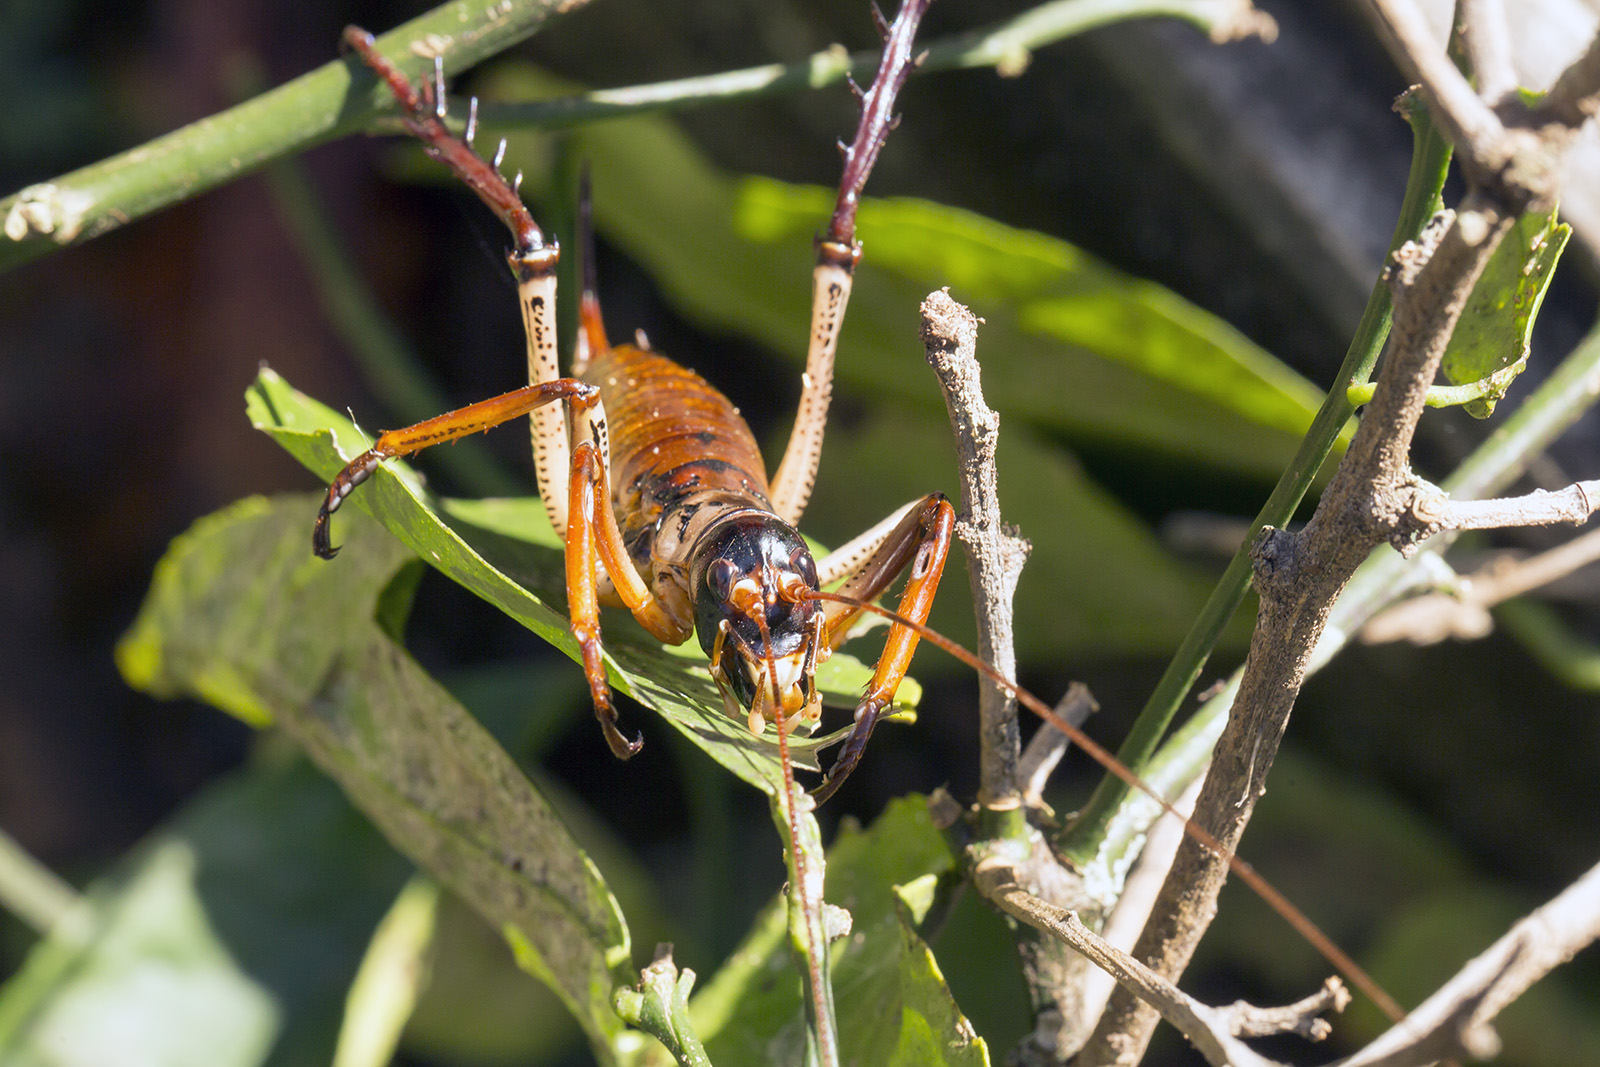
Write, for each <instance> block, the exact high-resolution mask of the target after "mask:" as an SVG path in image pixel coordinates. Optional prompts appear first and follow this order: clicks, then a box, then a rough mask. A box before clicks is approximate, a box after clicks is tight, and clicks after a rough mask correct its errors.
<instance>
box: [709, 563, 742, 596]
mask: <svg viewBox="0 0 1600 1067" xmlns="http://www.w3.org/2000/svg"><path fill="white" fill-rule="evenodd" d="M738 579H739V568H737V567H735V566H734V565H733V561H732V560H729V559H714V560H712V561H711V566H710V567H708V568H707V569H706V585H707V586H708V587H709V588H710V589H711V591H712V592H713V593H715V594H717V596H718V597H720V598H721V599H723V600H726V599H728V597H730V596H731V595H732V594H733V583H734V582H736V581H738Z"/></svg>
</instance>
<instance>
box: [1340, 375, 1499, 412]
mask: <svg viewBox="0 0 1600 1067" xmlns="http://www.w3.org/2000/svg"><path fill="white" fill-rule="evenodd" d="M1377 388H1378V384H1377V383H1376V382H1362V383H1361V384H1360V385H1352V386H1351V387H1350V388H1349V389H1347V390H1345V400H1346V402H1348V403H1349V405H1350V406H1351V407H1352V408H1358V407H1361V406H1362V405H1364V404H1368V403H1371V402H1372V394H1373V392H1374V391H1375V390H1376V389H1377ZM1504 392H1505V390H1504V388H1503V383H1501V382H1497V381H1495V380H1494V379H1493V378H1479V379H1478V380H1477V381H1475V382H1468V383H1466V384H1465V385H1430V386H1429V387H1428V399H1427V401H1426V403H1427V405H1428V406H1429V407H1430V408H1457V407H1460V406H1461V405H1462V404H1470V403H1472V401H1474V400H1482V399H1483V398H1484V397H1486V396H1494V397H1498V396H1500V395H1502V394H1503V393H1504Z"/></svg>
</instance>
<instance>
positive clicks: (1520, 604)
mask: <svg viewBox="0 0 1600 1067" xmlns="http://www.w3.org/2000/svg"><path fill="white" fill-rule="evenodd" d="M1494 614H1495V619H1496V621H1498V622H1499V624H1500V627H1501V629H1503V630H1504V631H1505V632H1506V633H1508V634H1510V635H1511V636H1512V637H1514V638H1516V640H1517V642H1518V643H1519V644H1521V645H1522V647H1523V648H1526V649H1527V650H1528V651H1529V652H1530V653H1532V654H1533V658H1534V659H1536V660H1538V661H1539V663H1540V664H1541V665H1542V666H1543V667H1544V669H1545V670H1547V671H1549V672H1550V673H1551V674H1553V675H1555V676H1556V677H1557V678H1559V679H1561V681H1562V682H1564V683H1565V684H1566V685H1568V686H1570V687H1571V688H1573V689H1578V690H1582V691H1585V692H1590V693H1592V692H1594V691H1595V690H1597V689H1600V648H1597V647H1595V645H1594V643H1593V642H1591V641H1585V640H1584V639H1583V638H1581V637H1579V636H1578V635H1577V634H1575V633H1573V632H1572V629H1571V628H1570V627H1569V626H1567V624H1566V623H1565V622H1563V621H1562V619H1561V616H1560V615H1558V614H1556V612H1555V609H1554V608H1552V607H1550V605H1549V604H1541V603H1538V602H1537V601H1533V600H1508V601H1506V602H1505V603H1504V604H1501V605H1499V606H1498V607H1496V608H1495V609H1494Z"/></svg>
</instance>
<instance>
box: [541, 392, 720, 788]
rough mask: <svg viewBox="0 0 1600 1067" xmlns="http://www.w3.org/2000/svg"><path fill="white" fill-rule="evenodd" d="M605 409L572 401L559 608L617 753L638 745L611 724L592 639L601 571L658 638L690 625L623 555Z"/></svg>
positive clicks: (680, 634) (675, 641) (675, 638)
mask: <svg viewBox="0 0 1600 1067" xmlns="http://www.w3.org/2000/svg"><path fill="white" fill-rule="evenodd" d="M607 437H608V434H607V430H606V420H605V409H604V408H603V407H601V406H600V398H599V396H598V395H597V394H596V395H593V396H589V397H584V398H582V399H580V400H576V401H574V402H573V404H572V466H571V471H570V477H569V479H568V482H569V486H570V488H569V493H568V498H567V520H568V521H567V531H566V541H565V546H566V570H567V612H568V617H569V618H570V619H571V623H572V636H573V637H575V638H576V639H577V641H578V648H579V650H580V651H581V652H582V655H583V672H584V676H585V677H586V678H587V679H588V681H589V694H590V696H591V697H592V698H593V700H594V714H595V718H597V719H598V720H600V729H601V731H602V732H603V733H604V734H605V737H606V743H607V744H609V745H610V746H611V751H612V753H613V754H614V755H616V757H617V758H618V759H627V758H628V757H630V756H632V755H634V754H635V753H636V752H638V751H639V748H640V747H641V745H642V744H643V741H642V740H641V739H639V738H634V739H633V740H632V741H630V740H628V739H627V738H626V737H624V736H623V735H622V733H621V731H619V730H618V729H617V712H616V707H615V705H614V704H613V703H612V699H611V687H610V685H609V684H607V682H606V669H605V663H604V661H603V659H602V657H601V652H602V645H601V643H600V587H601V584H602V575H604V576H605V577H606V578H609V579H610V582H611V585H612V587H613V588H614V590H615V591H616V594H617V596H618V597H619V598H621V600H622V602H623V604H625V605H626V606H627V608H628V610H629V611H631V612H632V613H633V617H634V618H636V619H638V620H639V623H640V625H642V626H643V627H644V628H645V629H646V630H648V631H649V632H650V635H651V636H652V637H654V638H656V639H657V640H658V641H663V642H666V643H667V644H672V645H681V644H682V643H683V642H684V641H686V640H688V638H689V635H690V633H691V632H692V629H691V627H690V626H689V625H687V624H686V623H684V622H681V621H679V620H676V619H674V618H673V617H672V616H671V614H670V613H668V612H667V610H666V609H665V608H664V607H663V606H662V604H661V602H660V601H659V600H658V599H657V598H656V596H655V594H654V593H652V592H651V591H650V587H649V585H648V584H647V583H646V582H645V580H644V577H643V575H641V574H640V573H639V570H638V568H637V567H635V566H634V563H633V560H632V559H631V558H629V556H628V551H627V546H626V545H624V544H623V540H622V531H621V529H620V528H619V527H618V525H617V517H616V513H615V511H614V510H613V508H612V504H611V489H610V485H609V480H610V476H609V472H608V470H607V461H606V455H605V442H606V440H607Z"/></svg>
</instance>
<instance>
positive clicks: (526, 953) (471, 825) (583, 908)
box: [119, 497, 630, 1059]
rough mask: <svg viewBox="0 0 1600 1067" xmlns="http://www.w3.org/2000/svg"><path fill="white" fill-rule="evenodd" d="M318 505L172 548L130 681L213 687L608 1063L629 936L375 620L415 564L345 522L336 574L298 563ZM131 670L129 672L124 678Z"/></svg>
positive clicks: (256, 508) (479, 732) (155, 686)
mask: <svg viewBox="0 0 1600 1067" xmlns="http://www.w3.org/2000/svg"><path fill="white" fill-rule="evenodd" d="M314 509H315V501H314V498H311V497H287V498H283V499H279V500H275V501H267V500H263V499H260V498H256V499H251V500H246V501H243V502H241V503H239V504H237V505H234V506H233V507H231V508H229V509H227V510H225V511H223V512H219V513H218V514H216V515H213V516H211V517H209V518H207V519H203V520H201V521H200V522H199V523H197V524H196V526H195V528H194V529H193V530H191V531H190V532H189V533H187V534H185V535H183V536H182V537H180V538H178V539H177V540H176V541H175V542H174V543H173V546H172V548H171V549H170V550H169V551H168V554H167V556H166V558H165V559H163V560H162V562H161V564H160V566H159V567H158V569H157V573H156V579H155V584H154V587H153V589H152V590H151V593H150V596H149V598H148V600H147V602H146V604H145V606H144V608H143V609H142V610H141V611H140V614H139V617H138V619H137V620H135V623H134V626H133V628H132V630H131V631H130V632H129V634H128V635H127V636H126V637H125V638H124V639H123V642H122V646H121V648H120V650H119V659H120V661H121V662H122V663H123V664H124V666H125V670H127V673H128V675H129V680H130V681H132V682H134V683H135V684H137V685H139V686H141V687H142V688H145V689H147V690H149V691H150V692H152V693H155V694H156V695H160V696H169V695H175V694H182V693H196V694H201V693H202V686H203V685H204V684H205V682H206V680H207V679H209V678H212V677H215V676H216V675H217V674H218V673H219V668H218V666H217V663H216V662H214V661H219V662H220V663H221V665H222V666H221V668H220V673H223V674H226V675H227V676H228V677H229V678H231V679H232V680H233V683H234V685H235V686H236V689H237V692H239V693H242V694H243V697H244V699H245V700H246V702H247V703H248V705H249V706H251V707H256V708H263V709H265V710H266V711H267V712H268V713H270V715H271V716H272V717H273V719H274V720H275V721H276V722H277V723H279V724H280V725H281V726H282V727H283V729H284V730H285V731H287V732H288V733H290V734H291V735H292V736H294V738H295V739H296V740H297V741H299V742H300V744H301V745H302V746H304V747H305V749H306V750H307V752H309V753H310V755H311V757H312V758H313V759H314V760H315V761H316V762H317V763H318V764H319V765H320V766H321V767H322V768H323V769H324V770H325V771H326V772H328V773H329V774H330V775H331V776H332V777H333V778H335V779H336V780H337V781H338V782H339V784H340V785H341V786H342V787H343V788H344V790H345V792H346V793H347V794H348V795H349V796H350V798H351V799H352V800H353V801H354V802H355V803H356V805H357V806H358V807H360V808H361V809H362V810H363V811H365V812H366V813H367V815H368V816H369V817H370V818H371V819H372V820H373V822H374V823H376V824H377V825H378V827H379V828H380V829H381V830H382V831H383V832H384V834H385V836H387V837H388V838H389V839H390V840H391V841H393V842H394V843H395V844H396V846H397V847H399V848H400V849H401V850H402V851H403V852H405V853H406V854H407V855H408V856H410V857H411V858H412V859H414V860H415V861H416V862H418V863H419V864H421V865H422V866H423V867H425V868H427V869H428V870H429V871H431V872H432V873H433V874H434V875H435V876H436V877H438V878H439V880H440V881H441V882H442V883H443V884H444V885H446V886H448V887H449V888H450V889H452V890H453V891H454V892H456V893H457V894H459V895H460V896H462V897H463V898H464V899H466V900H467V901H468V902H470V903H471V904H472V905H473V906H474V907H475V908H476V909H477V910H478V911H479V912H480V913H482V914H483V915H484V916H485V917H486V918H488V919H489V920H490V921H491V922H493V923H495V924H496V925H497V926H499V927H500V928H501V930H502V932H503V933H505V935H506V936H507V938H508V939H509V940H511V942H512V944H513V947H514V948H516V949H518V954H519V959H520V960H521V961H522V962H523V964H524V966H525V967H526V968H527V969H528V970H530V971H531V972H532V973H534V974H535V975H536V976H538V977H540V978H542V979H543V980H544V981H545V982H546V983H548V984H549V985H550V986H551V987H552V988H553V989H555V990H556V991H557V993H559V994H560V995H561V997H562V999H563V1001H564V1002H565V1003H566V1005H567V1007H568V1008H569V1009H570V1010H571V1011H572V1012H573V1014H574V1015H575V1016H576V1017H577V1019H578V1021H579V1023H580V1024H581V1025H583V1027H584V1029H585V1031H586V1032H587V1033H588V1035H589V1038H590V1041H591V1044H592V1045H593V1046H594V1048H595V1051H596V1055H598V1056H600V1057H602V1058H603V1059H609V1057H610V1055H611V1044H612V1041H613V1040H614V1039H615V1038H616V1036H617V1035H618V1033H619V1032H620V1031H621V1023H620V1021H619V1020H618V1019H617V1018H616V1016H615V1015H614V1014H613V1013H612V1011H611V1006H610V994H611V986H612V984H613V982H614V981H615V980H616V979H617V978H618V977H619V976H625V975H626V974H627V972H628V965H629V962H630V961H629V939H628V930H627V927H626V926H625V925H624V923H623V919H622V915H621V912H620V911H619V910H618V908H617V905H616V901H615V900H614V899H613V898H612V896H611V894H610V892H609V890H608V889H607V888H606V885H605V882H604V881H603V880H602V879H601V877H600V875H599V872H598V871H597V870H596V869H595V868H594V865H593V864H592V863H591V862H590V861H589V859H588V857H587V856H585V855H584V853H583V852H582V851H581V850H580V849H579V848H578V846H577V844H576V843H575V842H574V841H573V840H572V838H571V835H570V834H569V832H568V831H567V829H566V826H565V825H564V824H563V822H562V821H561V819H560V817H559V816H558V815H557V814H556V812H555V811H554V810H553V809H552V808H551V807H550V805H549V804H548V803H547V802H546V801H545V799H544V798H543V797H542V796H541V795H540V794H539V793H538V792H537V791H536V790H535V789H534V788H533V787H532V786H531V785H530V784H529V782H528V780H527V779H526V778H525V777H523V775H522V773H521V772H520V771H519V770H518V769H517V768H516V765H515V764H514V763H513V762H512V761H511V759H510V757H509V756H507V755H506V753H505V751H504V750H503V749H502V748H500V746H499V745H498V744H496V743H495V742H494V740H493V739H492V738H491V737H490V736H489V735H488V734H487V733H486V732H485V731H484V729H483V728H482V727H481V726H479V725H478V723H477V722H476V721H475V720H473V719H472V718H471V716H469V715H468V714H467V713H466V712H465V711H464V710H463V709H462V708H461V706H460V705H459V704H457V703H456V702H455V700H454V699H452V698H451V697H450V695H449V694H448V693H447V692H445V690H444V689H443V688H441V687H440V686H439V685H438V684H437V683H435V682H434V681H433V680H432V679H431V678H429V677H428V675H427V674H426V673H425V672H424V671H423V670H422V669H421V668H420V667H418V666H417V665H416V663H415V662H413V661H412V660H411V658H410V657H409V656H408V655H407V654H406V652H405V650H404V649H403V648H401V647H400V646H398V645H396V644H395V643H394V641H393V640H391V639H390V637H389V636H388V635H387V634H386V633H385V632H384V631H383V629H382V628H381V627H380V626H379V625H378V623H377V622H376V621H375V614H376V612H377V610H378V605H379V603H380V601H381V600H382V599H383V597H384V593H385V589H386V587H387V586H388V585H389V582H390V579H391V577H392V576H393V574H394V573H395V571H396V570H397V569H399V568H400V567H402V566H403V565H404V564H405V563H406V562H407V561H408V560H409V559H410V553H409V552H407V551H406V549H405V548H404V547H403V546H401V545H399V544H398V543H396V542H395V541H394V540H393V539H392V538H390V537H389V536H387V535H386V534H384V533H383V531H382V530H381V529H379V528H378V527H377V526H376V525H375V524H374V523H372V522H371V520H368V519H365V518H364V517H361V516H359V515H357V514H354V513H352V514H351V515H350V516H349V517H348V518H346V519H345V522H344V525H343V529H344V531H345V535H346V537H347V538H348V539H349V548H350V551H349V553H348V558H349V561H350V562H349V564H348V565H347V566H344V567H330V566H328V565H327V564H325V563H324V562H323V561H321V560H318V559H316V558H315V557H313V556H312V555H311V554H310V553H309V552H308V551H307V545H306V525H305V517H306V516H307V515H308V514H311V513H312V512H313V511H314ZM130 668H132V669H130Z"/></svg>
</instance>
